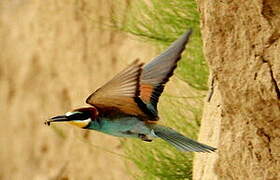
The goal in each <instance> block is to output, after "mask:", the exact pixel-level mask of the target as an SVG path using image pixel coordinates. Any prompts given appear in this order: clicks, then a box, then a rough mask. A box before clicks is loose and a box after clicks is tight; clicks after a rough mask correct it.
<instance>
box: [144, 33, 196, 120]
mask: <svg viewBox="0 0 280 180" xmlns="http://www.w3.org/2000/svg"><path fill="white" fill-rule="evenodd" d="M191 33H192V30H189V31H188V32H186V33H185V34H183V35H182V36H181V37H180V38H178V39H177V40H176V41H175V42H174V43H172V44H171V45H170V46H169V48H168V49H167V50H166V51H164V52H163V53H162V54H161V55H159V56H157V57H156V58H154V59H153V60H152V61H151V62H149V63H148V64H146V65H145V66H144V68H143V71H142V73H141V76H140V98H141V99H142V101H143V102H144V103H145V104H146V106H147V108H148V109H149V110H150V111H151V112H152V113H153V114H154V115H155V116H157V103H158V100H159V97H160V95H161V93H162V91H163V89H164V86H165V84H166V82H167V81H168V80H169V78H170V77H171V76H172V75H173V72H174V70H175V68H176V66H177V62H178V61H179V60H180V59H181V54H182V52H183V51H184V49H185V45H186V43H187V42H188V40H189V37H190V35H191Z"/></svg>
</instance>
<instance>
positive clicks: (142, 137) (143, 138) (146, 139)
mask: <svg viewBox="0 0 280 180" xmlns="http://www.w3.org/2000/svg"><path fill="white" fill-rule="evenodd" d="M138 137H139V138H140V139H142V140H143V141H146V142H152V141H153V140H152V139H149V138H148V136H147V135H145V134H138Z"/></svg>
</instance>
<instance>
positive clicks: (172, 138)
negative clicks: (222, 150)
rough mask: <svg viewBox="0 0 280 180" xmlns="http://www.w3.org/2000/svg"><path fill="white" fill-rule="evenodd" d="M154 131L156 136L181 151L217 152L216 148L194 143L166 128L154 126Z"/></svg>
mask: <svg viewBox="0 0 280 180" xmlns="http://www.w3.org/2000/svg"><path fill="white" fill-rule="evenodd" d="M152 129H153V130H154V133H155V135H156V136H158V137H160V138H161V139H163V140H165V141H167V142H168V143H169V144H171V145H173V146H174V147H176V148H177V149H179V150H180V151H187V152H211V151H215V150H216V148H213V147H211V146H208V145H205V144H201V143H199V142H197V141H194V140H192V139H190V138H188V137H185V136H184V135H182V134H180V133H178V132H176V131H174V130H173V129H171V128H168V127H165V126H161V125H154V126H153V127H152Z"/></svg>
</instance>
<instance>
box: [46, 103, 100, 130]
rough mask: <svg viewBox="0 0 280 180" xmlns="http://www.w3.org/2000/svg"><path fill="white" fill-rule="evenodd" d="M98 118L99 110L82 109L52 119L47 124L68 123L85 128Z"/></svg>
mask: <svg viewBox="0 0 280 180" xmlns="http://www.w3.org/2000/svg"><path fill="white" fill-rule="evenodd" d="M96 117H97V110H96V109H95V108H93V107H88V108H80V109H75V110H73V111H70V112H67V113H65V114H64V115H60V116H55V117H52V118H50V119H49V120H47V121H46V122H45V124H46V125H50V124H51V123H54V122H67V123H69V124H71V125H74V126H78V127H80V128H85V127H87V126H88V125H89V124H90V123H91V121H93V120H95V118H96Z"/></svg>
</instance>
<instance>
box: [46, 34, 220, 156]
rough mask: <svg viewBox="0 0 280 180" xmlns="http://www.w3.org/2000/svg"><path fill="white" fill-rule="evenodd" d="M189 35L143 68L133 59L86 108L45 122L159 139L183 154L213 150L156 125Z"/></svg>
mask: <svg viewBox="0 0 280 180" xmlns="http://www.w3.org/2000/svg"><path fill="white" fill-rule="evenodd" d="M191 33H192V30H189V31H187V32H186V33H184V34H183V35H182V36H181V37H179V38H178V39H177V40H176V41H175V42H173V43H172V44H171V45H170V46H169V48H168V49H167V50H165V51H164V52H163V53H162V54H160V55H159V56H157V57H155V58H154V59H153V60H151V61H150V62H149V63H147V64H145V65H143V63H140V62H139V61H138V60H136V61H134V62H133V63H132V64H130V65H129V66H128V67H126V68H125V69H123V70H122V71H121V72H120V73H118V74H117V75H116V76H115V77H113V78H112V79H111V80H110V81H108V82H107V83H106V84H104V85H103V86H102V87H100V88H99V89H97V90H96V91H95V92H94V93H92V94H91V95H90V96H89V97H88V98H87V100H86V103H87V104H90V105H91V106H90V107H84V108H79V109H75V110H73V111H71V112H67V113H66V114H64V115H60V116H55V117H53V118H50V119H49V120H47V121H46V122H45V123H46V124H47V125H50V124H51V123H54V122H68V123H70V124H72V125H75V126H78V127H80V128H83V129H90V130H96V131H99V132H103V133H106V134H110V135H113V136H118V137H132V138H140V139H141V140H143V141H147V142H151V141H152V140H153V139H154V138H161V139H163V140H165V141H166V142H168V143H169V144H171V145H173V146H174V147H176V148H177V149H178V150H180V151H185V152H211V151H215V150H216V148H213V147H211V146H208V145H205V144H202V143H199V142H197V141H195V140H192V139H190V138H188V137H186V136H184V135H182V134H180V133H178V132H177V131H175V130H173V129H171V128H169V127H166V126H163V125H159V124H158V123H157V122H158V120H159V116H158V110H157V104H158V101H159V98H160V95H161V93H162V92H163V90H164V86H165V84H166V83H167V82H168V80H169V78H170V77H171V76H172V75H173V72H174V70H175V68H176V66H177V62H178V61H179V60H180V59H181V54H182V52H183V51H184V49H185V46H186V44H187V42H188V41H189V37H190V36H191Z"/></svg>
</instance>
